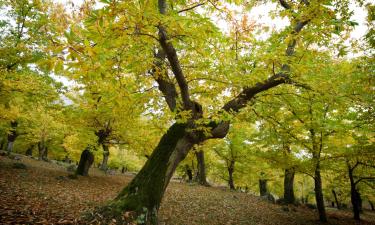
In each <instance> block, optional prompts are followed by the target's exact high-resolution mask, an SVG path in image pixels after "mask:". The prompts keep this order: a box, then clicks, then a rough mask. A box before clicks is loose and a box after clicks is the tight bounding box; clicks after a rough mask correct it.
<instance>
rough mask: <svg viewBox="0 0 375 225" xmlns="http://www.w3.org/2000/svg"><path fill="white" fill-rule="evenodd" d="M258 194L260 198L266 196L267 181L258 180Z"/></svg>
mask: <svg viewBox="0 0 375 225" xmlns="http://www.w3.org/2000/svg"><path fill="white" fill-rule="evenodd" d="M259 193H260V196H267V194H268V190H267V180H266V179H259Z"/></svg>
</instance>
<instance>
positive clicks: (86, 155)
mask: <svg viewBox="0 0 375 225" xmlns="http://www.w3.org/2000/svg"><path fill="white" fill-rule="evenodd" d="M93 162H94V155H93V154H92V152H90V150H88V149H85V150H84V151H83V152H82V154H81V158H80V160H79V164H78V167H77V171H76V174H77V175H81V176H88V175H89V169H90V167H91V165H92V164H93Z"/></svg>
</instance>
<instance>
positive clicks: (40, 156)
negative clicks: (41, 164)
mask: <svg viewBox="0 0 375 225" xmlns="http://www.w3.org/2000/svg"><path fill="white" fill-rule="evenodd" d="M45 151H46V146H45V143H44V141H40V142H38V153H39V154H38V160H43V159H44V156H45V153H44V152H45Z"/></svg>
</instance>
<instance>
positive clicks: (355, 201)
mask: <svg viewBox="0 0 375 225" xmlns="http://www.w3.org/2000/svg"><path fill="white" fill-rule="evenodd" d="M348 174H349V180H350V199H351V201H352V207H353V214H354V219H355V220H360V219H361V218H360V209H359V199H358V196H359V194H358V191H357V190H356V184H355V181H354V176H353V169H352V168H351V167H350V165H349V164H348Z"/></svg>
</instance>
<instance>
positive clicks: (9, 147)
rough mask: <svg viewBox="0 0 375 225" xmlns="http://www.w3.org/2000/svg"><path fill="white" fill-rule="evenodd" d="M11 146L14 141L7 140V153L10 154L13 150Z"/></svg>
mask: <svg viewBox="0 0 375 225" xmlns="http://www.w3.org/2000/svg"><path fill="white" fill-rule="evenodd" d="M13 146H14V142H13V141H8V145H7V152H8V154H10V153H11V152H13Z"/></svg>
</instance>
